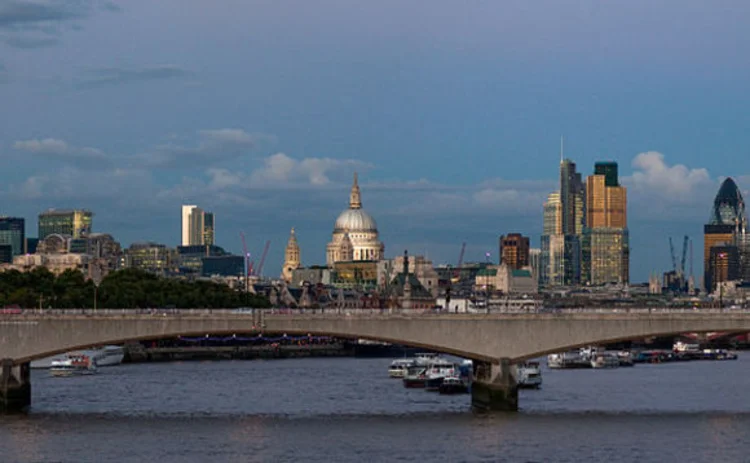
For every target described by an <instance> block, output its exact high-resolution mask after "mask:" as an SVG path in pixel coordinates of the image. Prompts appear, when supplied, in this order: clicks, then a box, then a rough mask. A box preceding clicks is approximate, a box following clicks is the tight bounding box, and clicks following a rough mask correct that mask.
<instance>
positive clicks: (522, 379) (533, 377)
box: [516, 362, 542, 389]
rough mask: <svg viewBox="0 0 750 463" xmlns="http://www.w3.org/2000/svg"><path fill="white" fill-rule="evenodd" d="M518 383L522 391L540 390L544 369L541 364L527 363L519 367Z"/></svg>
mask: <svg viewBox="0 0 750 463" xmlns="http://www.w3.org/2000/svg"><path fill="white" fill-rule="evenodd" d="M516 383H517V384H518V387H519V388H521V389H539V388H540V387H542V369H541V368H540V366H539V362H525V363H522V364H521V365H519V366H518V376H517V378H516Z"/></svg>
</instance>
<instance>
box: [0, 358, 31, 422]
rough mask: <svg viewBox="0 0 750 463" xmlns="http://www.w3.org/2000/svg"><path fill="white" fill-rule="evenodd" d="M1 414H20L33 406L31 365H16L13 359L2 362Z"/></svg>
mask: <svg viewBox="0 0 750 463" xmlns="http://www.w3.org/2000/svg"><path fill="white" fill-rule="evenodd" d="M0 366H1V368H2V369H1V370H0V413H19V412H23V411H25V410H26V409H27V408H28V407H29V406H30V405H31V378H30V367H29V363H28V362H26V363H22V364H20V365H14V364H13V360H11V359H2V360H1V361H0Z"/></svg>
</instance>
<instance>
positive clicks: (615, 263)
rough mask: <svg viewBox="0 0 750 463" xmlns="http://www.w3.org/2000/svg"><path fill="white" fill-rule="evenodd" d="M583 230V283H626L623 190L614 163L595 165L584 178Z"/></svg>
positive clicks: (627, 246) (627, 252) (627, 255)
mask: <svg viewBox="0 0 750 463" xmlns="http://www.w3.org/2000/svg"><path fill="white" fill-rule="evenodd" d="M585 203H586V214H585V217H586V227H585V229H584V234H583V241H582V274H583V281H584V282H585V283H587V284H589V285H594V286H598V285H603V284H607V283H618V284H627V283H629V281H630V243H629V234H628V228H627V190H626V188H625V187H623V186H620V184H619V179H618V176H617V163H615V162H598V163H596V164H595V166H594V175H590V176H589V177H588V178H587V179H586V201H585Z"/></svg>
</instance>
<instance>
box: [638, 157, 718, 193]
mask: <svg viewBox="0 0 750 463" xmlns="http://www.w3.org/2000/svg"><path fill="white" fill-rule="evenodd" d="M632 165H633V168H634V169H635V172H633V175H632V176H631V177H630V179H629V183H630V185H631V189H632V191H633V193H641V192H647V193H648V194H649V195H653V194H658V195H659V196H661V197H663V198H669V199H671V200H674V201H678V202H682V201H690V200H691V199H693V198H694V197H695V194H696V193H697V192H700V191H701V190H702V189H703V188H705V187H707V186H709V185H712V184H713V183H714V182H715V181H714V180H712V179H711V176H710V175H709V174H708V170H706V169H690V168H688V167H686V166H684V165H682V164H675V165H673V166H670V165H668V164H667V163H666V162H664V155H663V154H661V153H659V152H656V151H648V152H646V153H640V154H639V155H637V156H636V157H635V159H633V162H632Z"/></svg>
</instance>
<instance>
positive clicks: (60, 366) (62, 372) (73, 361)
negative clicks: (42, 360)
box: [49, 354, 96, 376]
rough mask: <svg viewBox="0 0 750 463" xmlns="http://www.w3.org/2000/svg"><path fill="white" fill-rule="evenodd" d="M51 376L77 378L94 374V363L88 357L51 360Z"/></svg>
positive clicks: (73, 355) (73, 356)
mask: <svg viewBox="0 0 750 463" xmlns="http://www.w3.org/2000/svg"><path fill="white" fill-rule="evenodd" d="M49 371H50V374H51V375H52V376H79V375H91V374H94V373H96V363H94V361H93V360H92V359H91V357H89V356H88V355H76V354H71V355H68V356H67V357H66V358H64V359H59V360H53V361H52V366H51V367H50V370H49Z"/></svg>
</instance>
